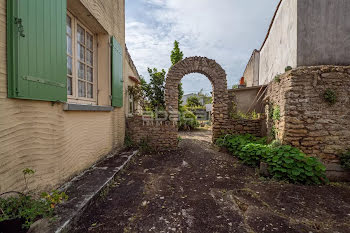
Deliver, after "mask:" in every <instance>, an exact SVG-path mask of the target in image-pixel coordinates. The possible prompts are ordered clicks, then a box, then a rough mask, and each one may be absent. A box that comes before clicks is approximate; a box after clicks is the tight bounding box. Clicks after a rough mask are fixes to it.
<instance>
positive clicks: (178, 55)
mask: <svg viewBox="0 0 350 233" xmlns="http://www.w3.org/2000/svg"><path fill="white" fill-rule="evenodd" d="M183 56H184V54H183V52H182V51H181V50H180V47H179V42H178V41H177V40H175V41H174V49H173V50H172V51H171V55H170V60H171V64H172V65H175V64H176V63H178V62H179V61H182V59H183Z"/></svg>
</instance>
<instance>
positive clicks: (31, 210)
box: [0, 168, 68, 229]
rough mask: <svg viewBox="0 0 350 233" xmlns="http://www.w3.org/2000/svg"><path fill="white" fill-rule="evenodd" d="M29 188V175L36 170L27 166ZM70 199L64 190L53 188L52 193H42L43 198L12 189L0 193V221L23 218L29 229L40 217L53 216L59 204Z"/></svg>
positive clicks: (24, 171) (25, 227) (23, 226)
mask: <svg viewBox="0 0 350 233" xmlns="http://www.w3.org/2000/svg"><path fill="white" fill-rule="evenodd" d="M22 172H23V175H24V177H25V183H26V184H25V185H26V188H27V180H26V179H27V178H26V176H27V175H33V174H34V173H35V171H34V170H32V169H29V168H26V169H24V170H23V171H22ZM11 193H15V194H16V195H17V196H10V197H8V198H2V197H1V196H3V195H5V194H11ZM67 199H68V196H67V195H66V193H64V192H59V191H57V190H53V191H52V192H51V193H45V192H44V193H42V194H41V199H36V198H33V197H32V196H31V195H28V194H24V193H20V192H15V191H10V192H6V193H2V194H0V222H4V221H7V220H13V219H21V220H22V219H23V221H24V223H23V225H22V228H23V229H29V227H30V225H32V224H33V223H34V221H36V220H38V219H40V218H52V217H53V215H54V208H55V207H56V205H57V204H60V203H61V202H63V201H65V200H67Z"/></svg>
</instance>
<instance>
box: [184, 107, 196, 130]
mask: <svg viewBox="0 0 350 233" xmlns="http://www.w3.org/2000/svg"><path fill="white" fill-rule="evenodd" d="M198 126H199V121H198V120H197V117H196V115H194V114H193V112H190V111H188V110H184V111H183V112H182V113H181V115H180V120H179V130H193V129H195V128H197V127H198Z"/></svg>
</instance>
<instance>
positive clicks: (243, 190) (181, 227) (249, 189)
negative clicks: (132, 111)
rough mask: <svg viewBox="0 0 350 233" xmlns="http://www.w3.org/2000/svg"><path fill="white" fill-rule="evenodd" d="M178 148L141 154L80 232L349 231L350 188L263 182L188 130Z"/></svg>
mask: <svg viewBox="0 0 350 233" xmlns="http://www.w3.org/2000/svg"><path fill="white" fill-rule="evenodd" d="M181 136H182V140H181V142H180V145H179V149H178V150H176V151H169V152H164V153H152V154H145V155H140V156H138V157H136V158H134V161H132V162H131V163H130V165H129V166H128V167H127V168H125V169H124V171H123V173H121V174H120V176H119V178H117V179H116V181H115V183H114V184H113V185H112V186H111V187H110V189H109V192H108V193H106V194H104V195H102V196H101V200H100V201H99V202H97V203H96V204H95V205H94V206H92V207H90V208H88V209H87V210H86V211H85V212H84V213H83V214H82V216H81V218H80V219H79V221H78V224H77V225H76V226H75V232H84V233H85V232H201V233H203V232H208V233H209V232H284V233H285V232H340V233H347V232H350V185H349V184H346V183H331V184H330V185H325V186H301V185H293V184H286V183H281V182H277V181H271V180H264V179H262V178H259V176H258V175H257V172H256V171H255V169H252V168H249V167H246V166H244V165H241V164H240V163H239V162H238V161H237V160H236V159H235V158H233V157H232V156H230V155H229V154H226V153H222V152H219V151H218V150H217V148H215V147H214V146H212V145H211V144H210V141H211V138H210V131H203V130H201V131H196V132H194V133H189V132H186V133H181Z"/></svg>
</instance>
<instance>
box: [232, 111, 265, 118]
mask: <svg viewBox="0 0 350 233" xmlns="http://www.w3.org/2000/svg"><path fill="white" fill-rule="evenodd" d="M231 117H232V118H234V119H246V120H258V119H260V117H261V114H260V113H256V112H255V110H254V111H252V112H249V113H244V112H241V111H238V112H237V113H231Z"/></svg>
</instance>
